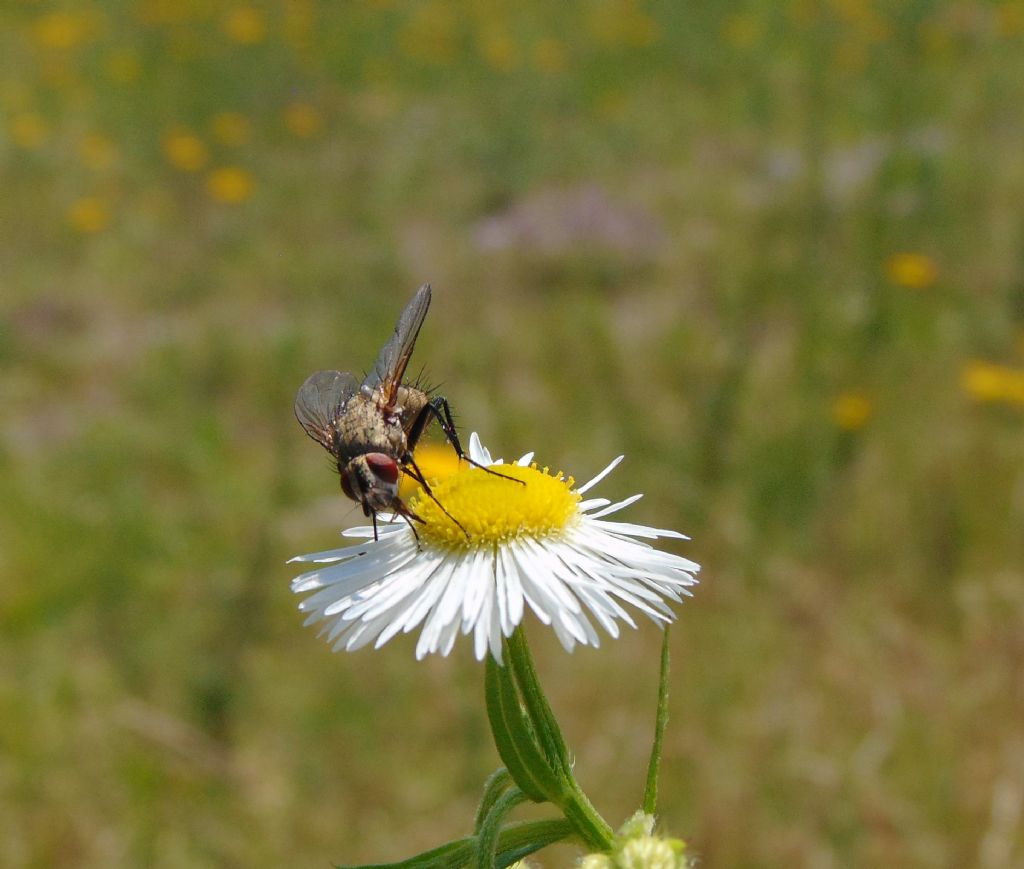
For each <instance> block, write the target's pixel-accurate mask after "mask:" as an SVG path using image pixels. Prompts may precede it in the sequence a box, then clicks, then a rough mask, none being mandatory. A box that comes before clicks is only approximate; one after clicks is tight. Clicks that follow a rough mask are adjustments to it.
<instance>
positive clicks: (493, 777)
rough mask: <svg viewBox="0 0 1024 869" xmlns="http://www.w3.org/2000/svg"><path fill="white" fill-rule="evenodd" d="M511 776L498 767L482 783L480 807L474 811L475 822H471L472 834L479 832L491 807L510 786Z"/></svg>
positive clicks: (505, 770) (503, 768)
mask: <svg viewBox="0 0 1024 869" xmlns="http://www.w3.org/2000/svg"><path fill="white" fill-rule="evenodd" d="M512 784H513V782H512V776H510V775H509V773H508V770H507V769H505V767H503V766H502V767H499V768H498V769H496V770H495V771H494V772H492V773H491V774H490V776H488V778H487V781H485V782H484V793H483V796H482V797H480V805H479V806H478V807H477V810H476V820H475V821H474V822H473V832H475V833H479V832H480V825H481V824H482V823H483V822H484V819H485V818H486V817H487V815H488V814H489V813H490V811H491V807H492V806H493V805H494V804H495V802H497V800H498V798H499V797H500V796H501V795H502V794H503V793H505V791H507V790H508V789H509V788H510V787H511V786H512Z"/></svg>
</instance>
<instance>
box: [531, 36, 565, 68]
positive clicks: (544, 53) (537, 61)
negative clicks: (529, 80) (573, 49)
mask: <svg viewBox="0 0 1024 869" xmlns="http://www.w3.org/2000/svg"><path fill="white" fill-rule="evenodd" d="M533 65H534V66H535V67H537V69H539V70H540V71H541V72H543V73H545V74H546V75H557V74H558V73H560V72H565V70H566V68H567V67H568V66H569V56H568V53H567V52H566V50H565V43H563V42H561V41H560V40H558V39H554V38H552V37H550V36H546V37H544V39H541V40H539V41H538V42H537V44H536V45H535V46H534V47H533Z"/></svg>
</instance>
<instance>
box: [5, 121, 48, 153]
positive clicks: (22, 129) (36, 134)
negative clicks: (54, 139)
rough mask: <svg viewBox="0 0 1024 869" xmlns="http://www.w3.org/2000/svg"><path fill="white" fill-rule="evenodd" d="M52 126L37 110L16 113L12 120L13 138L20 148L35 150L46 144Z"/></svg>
mask: <svg viewBox="0 0 1024 869" xmlns="http://www.w3.org/2000/svg"><path fill="white" fill-rule="evenodd" d="M49 138H50V128H49V127H48V126H47V125H46V121H44V120H43V119H42V117H40V116H39V115H37V114H36V113H35V112H25V113H24V114H20V115H15V117H14V118H13V120H12V121H11V139H12V141H13V142H14V144H15V145H17V146H18V147H19V148H25V149H27V150H30V151H31V150H33V149H35V148H38V147H40V146H41V145H45V144H46V140H47V139H49Z"/></svg>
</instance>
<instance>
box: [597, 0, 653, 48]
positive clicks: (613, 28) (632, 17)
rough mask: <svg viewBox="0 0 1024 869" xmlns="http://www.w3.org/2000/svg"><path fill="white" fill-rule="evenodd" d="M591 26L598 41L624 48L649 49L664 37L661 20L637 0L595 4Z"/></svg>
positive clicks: (617, 0)
mask: <svg viewBox="0 0 1024 869" xmlns="http://www.w3.org/2000/svg"><path fill="white" fill-rule="evenodd" d="M586 23H587V29H588V30H589V31H590V35H591V36H593V37H594V39H595V40H597V42H599V43H602V44H604V45H608V46H622V47H624V48H645V47H647V46H648V45H652V44H653V43H655V42H657V41H658V40H659V39H660V38H661V28H660V27H659V26H658V22H657V21H655V20H654V19H653V18H652V17H651V16H650V15H648V14H647V12H645V11H644V10H643V8H641V4H640V3H639V2H637V0H612V2H606V3H599V4H597V5H596V6H594V7H593V11H592V12H591V13H590V15H589V17H588V19H587V22H586Z"/></svg>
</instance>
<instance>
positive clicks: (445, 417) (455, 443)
mask: <svg viewBox="0 0 1024 869" xmlns="http://www.w3.org/2000/svg"><path fill="white" fill-rule="evenodd" d="M427 408H430V410H431V411H432V412H433V414H434V417H435V418H436V419H437V424H438V425H439V426H441V431H443V432H444V436H445V437H446V438H448V441H449V442H450V443H451V445H452V448H453V449H454V450H455V453H456V455H458V457H459V458H460V459H464V460H465V461H467V462H469V463H470V464H471V465H472V466H473V467H475V468H480V470H481V471H486V472H487V473H488V474H493V475H494V476H495V477H501V478H502V479H503V480H512V482H514V483H521V484H522V485H524V486H525V485H526V481H525V480H517V479H516V478H515V477H510V476H508V474H502V473H501V472H500V471H494V470H492V469H491V468H488V467H487V466H485V465H481V464H480V463H479V462H476V461H474V460H473V459H471V458H470V457H469V455H467V454H466V452H465V451H464V450H463V449H462V444H461V443H460V442H459V433H458V432H457V431H456V430H455V420H453V419H452V408H451V405H450V404H448V399H447V398H445V397H444V396H443V395H438V396H435V397H434V398H432V399H431V400H430V401H429V403H428V404H427V405H426V406H425V407H424V408H423V409H424V410H426V409H427ZM417 422H419V420H417Z"/></svg>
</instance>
